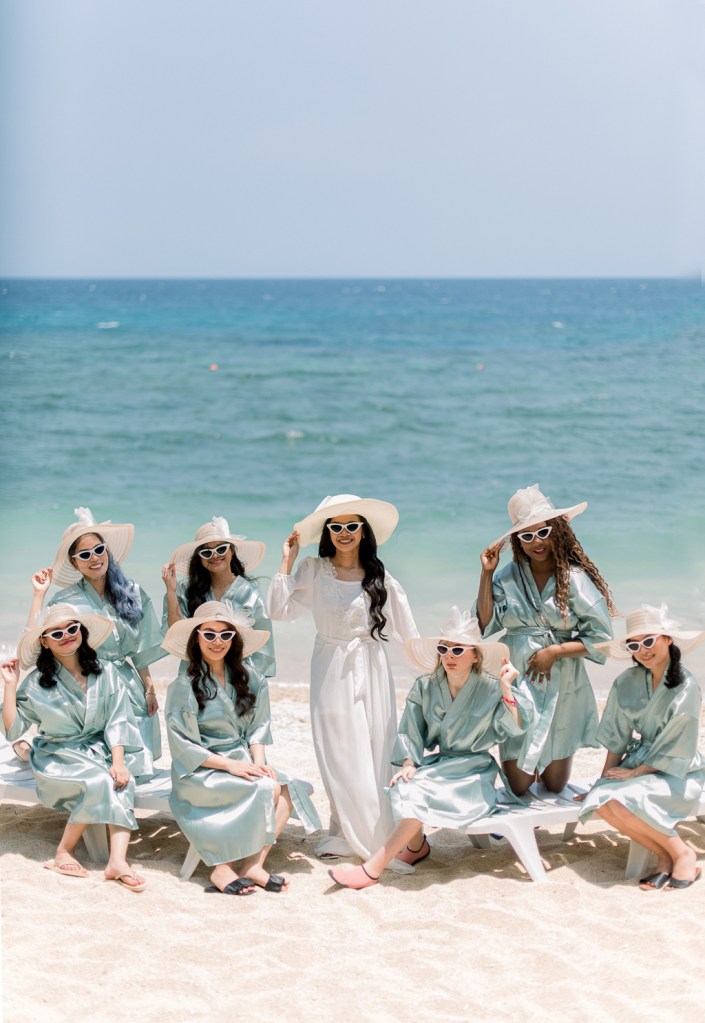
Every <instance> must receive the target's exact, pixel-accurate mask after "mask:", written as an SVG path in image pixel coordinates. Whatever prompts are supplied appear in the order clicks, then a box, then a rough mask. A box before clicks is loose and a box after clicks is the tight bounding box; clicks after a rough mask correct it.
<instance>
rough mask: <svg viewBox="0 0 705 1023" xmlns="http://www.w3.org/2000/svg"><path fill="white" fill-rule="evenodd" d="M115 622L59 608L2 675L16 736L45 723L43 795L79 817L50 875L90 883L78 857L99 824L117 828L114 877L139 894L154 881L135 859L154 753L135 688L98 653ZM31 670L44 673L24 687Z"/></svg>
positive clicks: (39, 777)
mask: <svg viewBox="0 0 705 1023" xmlns="http://www.w3.org/2000/svg"><path fill="white" fill-rule="evenodd" d="M112 628H113V626H112V622H111V621H110V619H109V618H105V617H103V616H102V615H99V614H87V613H85V612H83V611H79V610H78V609H77V608H75V607H73V606H72V605H71V604H54V605H52V607H50V608H49V609H48V611H45V612H43V613H42V614H41V615H40V617H39V620H38V621H37V622H35V625H34V626H33V627H32V628H30V629H28V630H27V632H25V634H24V635H23V636H22V638H21V639H20V642H19V645H18V648H17V656H18V659H17V660H13V661H8V662H7V663H5V664H3V665H2V668H1V669H0V671H1V673H2V679H3V687H4V691H5V692H4V700H3V706H2V722H3V728H4V731H5V733H6V734H7V737H8V738H9V739H10V740H12V739H14V738H16V737H17V736H19V735H22V734H23V733H24V732H25V731H26V730H27V729H28V728H29V726H30V725H32V724H35V725H37V728H38V730H39V735H38V736H37V737H36V738H35V739H34V740H33V742H32V747H31V750H30V755H29V762H30V765H31V767H32V771H33V772H34V777H35V780H36V785H37V794H38V796H39V798H40V799H41V801H42V803H44V804H45V805H46V806H49V807H51V808H52V809H53V810H62V811H65V812H66V811H67V812H68V813H69V820H68V823H67V825H66V827H65V828H64V833H63V835H62V836H61V840H60V842H59V846H58V848H57V850H56V854H55V856H54V859H53V861H49V862H48V863H45V864H44V866H45V867H47V868H48V869H49V870H55V871H56V872H57V873H59V874H65V875H67V876H69V877H88V873H87V871H86V870H85V869H84V868H83V867H82V866H81V864H80V863H79V862H78V860H77V859H76V857H75V855H74V853H75V850H76V846H77V845H78V841H79V839H80V838H81V835H82V834H83V832H84V831H85V829H86V827H87V826H88V825H89V824H107V825H108V830H109V832H110V859H109V860H108V865H107V866H106V868H105V878H106V880H108V881H118V882H120V884H122V885H123V886H124V887H125V888H128V889H129V890H130V891H133V892H141V891H143V889H144V887H145V882H144V878H143V877H140V876H139V875H137V874H135V873H134V871H133V870H131V868H130V867H129V866H128V863H127V859H126V857H127V846H128V843H129V840H130V832H131V831H135V830H136V829H137V822H136V820H135V814H134V802H135V783H134V781H133V779H132V775H133V774H134V775H139V774H141V773H142V772H143V770H144V750H143V747H142V739H141V737H140V733H139V730H138V728H137V724H136V722H135V718H134V715H133V713H132V709H131V706H130V701H129V699H128V696H127V692H126V690H125V688H124V686H123V685H122V683H121V682H120V678H119V676H118V674H117V671H116V670H115V668H114V667H113V665H112V664H110V663H109V662H105V663H101V662H100V661H99V660H98V657H97V655H96V648H98V647H100V646H101V644H102V643H103V642H104V641H105V640H106V639H107V637H108V636H109V635H110V634H111V632H112ZM20 667H21V668H22V669H27V668H34V670H33V671H32V672H30V674H29V675H28V676H27V677H26V678H25V679H24V681H23V682H22V683H21V685H19V686H18V683H19V677H20Z"/></svg>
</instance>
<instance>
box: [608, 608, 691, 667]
mask: <svg viewBox="0 0 705 1023" xmlns="http://www.w3.org/2000/svg"><path fill="white" fill-rule="evenodd" d="M634 636H670V637H671V639H672V640H674V642H675V643H676V644H677V645H678V648H679V649H680V652H681V653H682V654H687V653H689V652H690V651H691V650H694V649H695V648H696V646H699V645H700V644H701V643H702V642H703V640H704V639H705V630H700V631H697V630H690V631H688V630H685V629H682V628H681V626H680V625H679V624H678V622H677V621H676V620H675V619H674V618H670V617H669V615H668V607H667V606H666V605H665V604H661V607H652V605H651V604H642V605H641V607H640V608H638V610H636V611H632V613H631V614H630V615H627V631H626V634H625V636H624V638H623V639H612V640H609V641H608V642H605V643H595V648H596V649H597V650H604V651H605V653H606V654H608V655H609V656H610V657H615V658H617V660H621V661H627V660H629V659H630V658H631V656H632V655H631V653H630V652H629V650H627V647H626V643H627V640H629V639H632V638H633V637H634Z"/></svg>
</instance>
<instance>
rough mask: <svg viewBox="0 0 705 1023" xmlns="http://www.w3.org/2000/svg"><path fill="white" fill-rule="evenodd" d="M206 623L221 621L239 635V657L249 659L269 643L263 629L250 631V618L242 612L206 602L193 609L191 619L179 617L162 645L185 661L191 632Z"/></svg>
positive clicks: (230, 606) (221, 602) (220, 603)
mask: <svg viewBox="0 0 705 1023" xmlns="http://www.w3.org/2000/svg"><path fill="white" fill-rule="evenodd" d="M206 622H223V624H225V625H232V626H233V628H235V629H237V631H238V632H239V633H240V635H241V636H242V656H243V657H249V656H250V654H255V653H257V651H258V650H261V649H262V647H263V646H264V645H265V643H266V642H267V641H268V640H269V636H270V634H269V633H268V632H266V631H265V630H264V629H253V628H252V618H250V616H249V615H247V614H245V612H244V611H241V610H235V609H234V608H233V606H232V604H231V603H230V601H227V600H226V601H222V600H208V601H206V603H205V604H201V606H200V607H199V608H196V612H195V614H194V616H193V618H182V619H181V621H179V622H174V624H173V625H171V626H170V627H169V629H168V631H167V634H166V636H165V637H164V642H163V643H162V646H163V647H164V649H165V650H168V651H169V653H170V654H174V656H175V657H178V658H180V659H181V660H182V661H184V660H186V647H187V645H188V641H189V639H190V637H191V633H192V632H193V630H194V629H197V628H199V626H202V625H205V624H206Z"/></svg>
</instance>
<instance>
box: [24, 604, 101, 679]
mask: <svg viewBox="0 0 705 1023" xmlns="http://www.w3.org/2000/svg"><path fill="white" fill-rule="evenodd" d="M68 622H80V623H81V625H85V627H86V628H87V629H88V643H89V645H90V646H92V647H93V649H94V650H97V649H98V647H99V646H101V645H102V644H103V643H104V642H105V641H106V639H107V638H108V636H109V635H110V634H111V633H112V631H113V623H112V621H111V620H110V618H104V617H103V616H102V615H94V614H84V612H83V611H79V610H78V608H76V607H74V606H73V604H52V605H51V607H48V608H47V609H46V610H45V611H42V612H40V614H39V615H37V620H36V622H35V624H34V625H33V626H32V627H31V628H29V629H27V631H26V632H25V633H24V635H22V636H21V637H20V641H19V643H18V644H17V657H18V659H19V662H20V668H21V669H22V670H23V671H27V669H28V668H33V667H34V665H35V664H36V663H37V658H38V657H39V652H40V650H41V649H42V644H41V642H40V641H41V637H42V636H43V634H44V633H45V632H50V631H51V630H52V629H57V628H58V627H59V626H61V625H63V624H64V623H68Z"/></svg>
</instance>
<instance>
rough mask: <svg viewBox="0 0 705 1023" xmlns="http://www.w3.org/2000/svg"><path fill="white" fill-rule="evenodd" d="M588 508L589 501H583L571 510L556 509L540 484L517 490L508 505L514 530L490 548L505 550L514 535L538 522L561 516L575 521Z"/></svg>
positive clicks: (510, 530)
mask: <svg viewBox="0 0 705 1023" xmlns="http://www.w3.org/2000/svg"><path fill="white" fill-rule="evenodd" d="M587 506H588V503H587V501H581V502H580V504H574V505H572V506H571V507H570V508H556V506H555V505H554V503H553V501H552V500H551V498H550V497H546V496H545V495H544V494H542V493H541V491H540V490H539V485H538V483H534V484H533V485H532V486H530V487H524V488H523V489H522V490H517V492H516V493H515V494H514V495H513V496H512V497H510V499H509V503H508V504H507V511H508V512H509V518H510V519H511V520H512V528H511V529H509V530H507V532H506V533H503V534H502V536H500V537H499V539H498V540H495V542H494V543H493V544H491V545H490V546H491V547H496V546H497V545H498V544H501V545H502V548H504V547H506V546H507V543H508V541H509V537H510V536H511V535H512V533H522V532H523V531H524V530H525V529H528V528H529V526H533V525H535V524H536V523H537V522H549V521H550V520H551V519H557V518H558V516H559V515H565V517H566V518H567V519H568V520H570V519H574V518H575V516H576V515H581V514H582V513H583V512H584V511H585V509H586V508H587Z"/></svg>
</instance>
